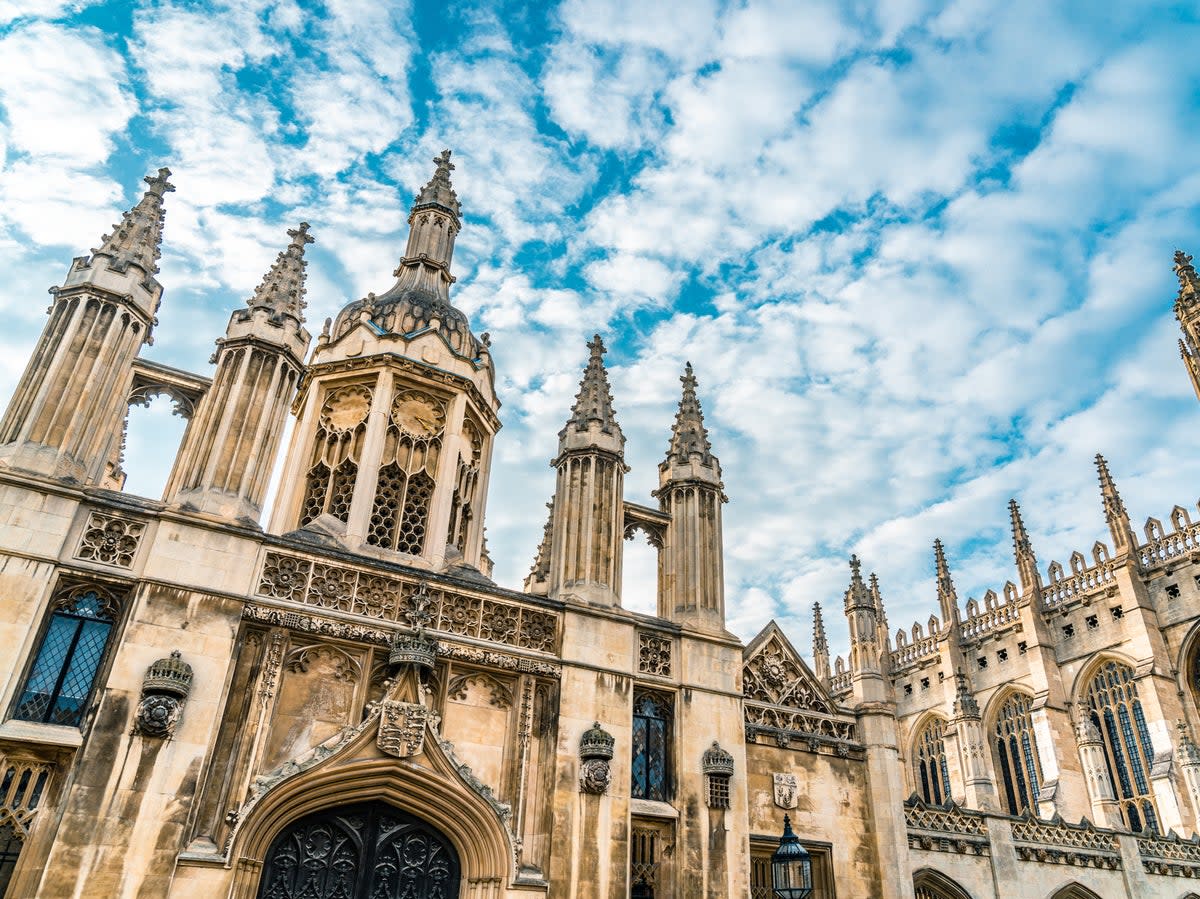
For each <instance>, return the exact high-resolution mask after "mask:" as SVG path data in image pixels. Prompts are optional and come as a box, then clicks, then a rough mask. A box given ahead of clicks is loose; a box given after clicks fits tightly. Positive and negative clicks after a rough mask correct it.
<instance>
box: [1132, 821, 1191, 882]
mask: <svg viewBox="0 0 1200 899" xmlns="http://www.w3.org/2000/svg"><path fill="white" fill-rule="evenodd" d="M1137 844H1138V854H1139V855H1141V857H1142V867H1143V868H1144V869H1145V870H1146V872H1147V873H1149V874H1162V875H1164V876H1166V877H1200V836H1193V837H1192V838H1191V839H1190V840H1184V839H1180V838H1179V837H1178V836H1177V835H1176V834H1175V832H1174V831H1172V832H1171V834H1170V835H1168V836H1165V837H1163V836H1158V835H1157V834H1153V835H1152V834H1143V835H1142V836H1140V837H1138V841H1137Z"/></svg>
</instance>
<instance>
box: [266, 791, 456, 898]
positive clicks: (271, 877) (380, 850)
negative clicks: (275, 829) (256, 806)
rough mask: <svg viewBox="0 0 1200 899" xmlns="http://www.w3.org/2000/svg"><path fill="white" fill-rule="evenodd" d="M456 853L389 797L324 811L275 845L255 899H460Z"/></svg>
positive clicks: (438, 834) (280, 836)
mask: <svg viewBox="0 0 1200 899" xmlns="http://www.w3.org/2000/svg"><path fill="white" fill-rule="evenodd" d="M459 884H460V866H459V860H458V854H457V853H456V852H455V851H454V847H453V846H452V845H451V844H450V841H449V840H448V839H446V837H445V836H443V835H442V833H441V832H440V831H438V830H437V829H436V828H434V827H432V826H431V825H429V824H427V823H426V822H424V821H422V820H421V819H420V818H417V817H416V816H414V815H410V814H408V813H407V812H402V811H400V810H399V809H397V808H394V807H392V806H391V805H388V804H387V803H386V802H365V803H358V804H356V805H346V806H339V807H336V808H331V809H323V810H321V811H319V812H314V813H312V814H310V815H306V816H304V817H303V818H300V819H298V820H296V821H293V822H292V823H291V824H289V825H288V826H287V827H285V828H284V829H283V830H282V831H280V833H279V834H278V835H277V836H276V837H275V839H274V840H273V841H272V842H271V847H270V849H269V850H268V851H267V856H266V859H265V860H264V863H263V874H262V879H261V880H260V881H259V888H258V899H458V897H459Z"/></svg>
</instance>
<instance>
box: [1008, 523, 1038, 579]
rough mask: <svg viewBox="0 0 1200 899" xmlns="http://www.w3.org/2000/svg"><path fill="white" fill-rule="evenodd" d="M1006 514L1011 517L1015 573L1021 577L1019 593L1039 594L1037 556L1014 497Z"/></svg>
mask: <svg viewBox="0 0 1200 899" xmlns="http://www.w3.org/2000/svg"><path fill="white" fill-rule="evenodd" d="M1008 514H1009V517H1010V518H1011V519H1012V535H1013V556H1014V558H1015V559H1016V562H1017V574H1018V575H1020V579H1021V594H1022V595H1023V596H1029V595H1031V594H1039V593H1040V592H1041V589H1042V578H1041V575H1040V574H1039V573H1038V567H1037V556H1035V555H1034V554H1033V546H1032V545H1031V544H1030V542H1029V534H1028V533H1026V531H1025V522H1024V521H1022V520H1021V507H1020V506H1018V505H1017V501H1016V500H1015V499H1010V500H1009V501H1008Z"/></svg>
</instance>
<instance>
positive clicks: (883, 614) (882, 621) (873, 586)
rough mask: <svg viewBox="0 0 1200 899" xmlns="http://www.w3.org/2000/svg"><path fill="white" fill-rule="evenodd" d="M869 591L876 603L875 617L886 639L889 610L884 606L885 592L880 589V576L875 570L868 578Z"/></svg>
mask: <svg viewBox="0 0 1200 899" xmlns="http://www.w3.org/2000/svg"><path fill="white" fill-rule="evenodd" d="M867 584H868V588H867V592H869V593H870V594H871V601H872V602H873V603H875V618H876V620H877V622H878V625H879V630H880V633H881V634H883V635H884V638H885V640H886V635H887V611H886V610H885V609H884V607H883V593H882V592H881V591H880V589H879V577H878V576H877V575H876V574H875V572H874V571H872V572H871V576H870V577H868V578H867Z"/></svg>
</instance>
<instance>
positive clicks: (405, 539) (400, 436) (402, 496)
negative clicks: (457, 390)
mask: <svg viewBox="0 0 1200 899" xmlns="http://www.w3.org/2000/svg"><path fill="white" fill-rule="evenodd" d="M445 428H446V405H445V403H443V402H442V401H441V400H439V399H437V398H436V397H433V396H430V395H429V394H427V393H423V392H421V391H416V390H407V391H401V392H400V393H397V394H396V397H395V399H394V400H393V401H392V409H391V415H390V417H389V420H388V428H387V436H386V437H385V440H384V449H383V458H382V459H381V460H380V463H379V465H380V467H379V485H378V487H376V489H375V502H374V504H373V505H372V507H371V524H370V527H369V528H368V529H367V542H368V543H370V544H371V545H372V546H382V547H383V548H384V549H395V550H398V551H400V552H404V553H412V554H413V555H419V554H420V552H421V550H422V549H423V548H424V546H425V532H426V530H427V529H428V527H429V507H430V504H431V503H432V500H433V485H434V478H436V477H437V467H438V460H439V459H440V458H441V454H442V435H443V432H444V431H445Z"/></svg>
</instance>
